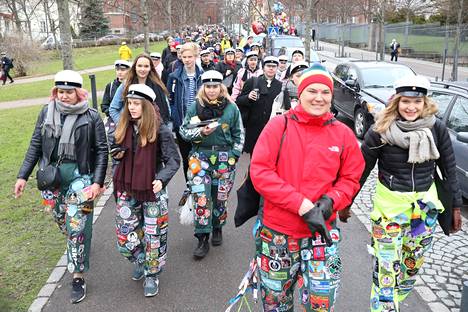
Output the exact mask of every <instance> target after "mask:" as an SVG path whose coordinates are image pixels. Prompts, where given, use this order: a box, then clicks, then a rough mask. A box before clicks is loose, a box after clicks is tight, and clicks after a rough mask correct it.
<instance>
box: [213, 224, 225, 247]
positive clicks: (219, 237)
mask: <svg viewBox="0 0 468 312" xmlns="http://www.w3.org/2000/svg"><path fill="white" fill-rule="evenodd" d="M222 243H223V231H222V229H221V228H214V229H213V237H212V238H211V244H212V245H213V246H221V244H222Z"/></svg>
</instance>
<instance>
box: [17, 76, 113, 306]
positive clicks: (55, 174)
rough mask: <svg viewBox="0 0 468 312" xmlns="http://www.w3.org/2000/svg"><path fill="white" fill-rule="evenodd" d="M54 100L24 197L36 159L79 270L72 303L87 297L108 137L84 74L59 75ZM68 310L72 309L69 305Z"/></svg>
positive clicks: (28, 166)
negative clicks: (90, 100)
mask: <svg viewBox="0 0 468 312" xmlns="http://www.w3.org/2000/svg"><path fill="white" fill-rule="evenodd" d="M54 80H55V86H54V88H53V89H52V92H51V96H50V101H49V104H48V105H46V106H44V107H43V109H42V110H41V112H40V113H39V118H38V119H37V123H36V127H35V130H34V133H33V135H32V139H31V143H30V144H29V148H28V151H27V152H26V156H25V159H24V161H23V164H22V166H21V169H20V170H19V173H18V180H17V181H16V184H15V196H16V198H18V197H20V196H21V195H22V194H23V191H24V189H25V187H26V181H27V180H28V178H29V176H30V175H31V173H32V171H33V169H34V167H35V166H36V164H38V163H39V166H38V167H39V170H38V171H37V175H36V177H37V183H38V188H39V189H40V190H41V191H42V192H41V195H42V198H43V200H44V203H45V204H46V206H48V207H49V208H50V209H51V210H52V215H53V217H54V219H55V222H56V223H57V225H58V226H59V228H60V230H61V231H62V232H63V233H64V234H65V235H66V237H67V244H66V246H67V262H68V265H67V268H68V271H69V272H70V273H72V274H73V279H72V284H71V294H70V300H71V303H78V302H80V301H82V300H83V299H84V298H85V297H86V283H85V280H84V278H83V275H84V273H85V272H87V271H88V269H89V256H90V248H91V236H92V229H93V207H94V203H93V201H94V199H96V197H97V196H98V195H99V194H100V193H101V192H102V189H103V187H104V179H105V177H106V169H107V161H108V159H107V157H108V154H107V141H106V132H105V130H104V124H103V122H102V119H101V117H100V115H99V113H98V112H97V111H96V110H94V109H92V108H90V107H89V105H88V101H87V98H88V93H87V92H86V90H84V89H82V85H83V78H82V77H81V76H80V74H79V73H77V72H75V71H71V70H64V71H60V72H58V73H57V74H56V75H55V79H54ZM63 309H64V310H67V309H66V308H65V307H64V308H63Z"/></svg>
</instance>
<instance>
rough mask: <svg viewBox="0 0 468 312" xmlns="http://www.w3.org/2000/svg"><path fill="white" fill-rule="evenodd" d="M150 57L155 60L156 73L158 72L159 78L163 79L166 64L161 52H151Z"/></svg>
mask: <svg viewBox="0 0 468 312" xmlns="http://www.w3.org/2000/svg"><path fill="white" fill-rule="evenodd" d="M150 57H151V60H152V61H153V65H154V68H155V69H156V73H158V76H159V78H161V79H162V73H163V70H164V65H163V64H162V62H161V53H159V52H151V53H150Z"/></svg>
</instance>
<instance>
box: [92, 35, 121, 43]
mask: <svg viewBox="0 0 468 312" xmlns="http://www.w3.org/2000/svg"><path fill="white" fill-rule="evenodd" d="M118 39H120V36H118V35H113V34H109V35H105V36H103V37H101V38H98V39H97V40H96V41H97V43H99V44H102V43H108V42H112V41H115V40H118Z"/></svg>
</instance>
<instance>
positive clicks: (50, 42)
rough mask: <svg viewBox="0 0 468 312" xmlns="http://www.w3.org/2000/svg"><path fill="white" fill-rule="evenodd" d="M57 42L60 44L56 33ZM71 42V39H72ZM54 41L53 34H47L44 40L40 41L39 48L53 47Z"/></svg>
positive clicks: (49, 48)
mask: <svg viewBox="0 0 468 312" xmlns="http://www.w3.org/2000/svg"><path fill="white" fill-rule="evenodd" d="M56 38H57V44H59V45H60V37H59V35H56ZM72 42H73V40H72ZM55 46H56V43H55V39H54V36H53V35H49V36H48V37H47V38H46V39H44V41H43V42H42V43H41V48H42V49H45V50H51V49H55Z"/></svg>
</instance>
